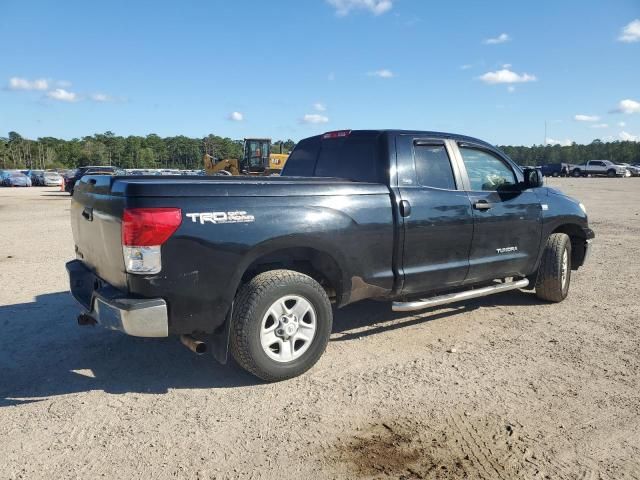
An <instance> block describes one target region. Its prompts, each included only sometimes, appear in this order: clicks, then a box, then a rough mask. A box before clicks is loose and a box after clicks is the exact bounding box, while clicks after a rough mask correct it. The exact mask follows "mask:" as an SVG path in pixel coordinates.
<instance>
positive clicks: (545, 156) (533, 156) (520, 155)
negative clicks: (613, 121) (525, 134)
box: [499, 140, 640, 165]
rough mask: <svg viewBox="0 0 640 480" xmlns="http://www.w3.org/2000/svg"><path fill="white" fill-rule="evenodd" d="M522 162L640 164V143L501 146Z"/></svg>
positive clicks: (513, 157) (532, 163) (595, 141)
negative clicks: (606, 161)
mask: <svg viewBox="0 0 640 480" xmlns="http://www.w3.org/2000/svg"><path fill="white" fill-rule="evenodd" d="M499 148H500V149H502V151H503V152H505V153H506V154H507V155H509V157H511V158H512V159H513V160H514V161H515V162H516V163H518V164H519V165H545V164H549V163H571V164H574V165H577V164H581V163H585V162H586V161H588V160H611V161H612V162H614V163H631V164H633V163H640V142H629V141H624V142H623V141H614V142H602V141H601V140H594V141H592V142H591V143H589V144H588V145H579V144H577V143H575V142H574V143H572V144H571V145H564V146H561V145H534V146H532V147H513V146H508V145H504V146H500V147H499Z"/></svg>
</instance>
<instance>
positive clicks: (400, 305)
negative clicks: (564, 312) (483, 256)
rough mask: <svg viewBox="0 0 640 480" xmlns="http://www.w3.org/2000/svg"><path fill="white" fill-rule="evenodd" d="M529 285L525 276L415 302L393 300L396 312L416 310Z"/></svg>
mask: <svg viewBox="0 0 640 480" xmlns="http://www.w3.org/2000/svg"><path fill="white" fill-rule="evenodd" d="M527 285H529V280H527V279H526V278H523V279H522V280H516V281H515V282H506V283H498V284H496V285H490V286H488V287H483V288H475V289H473V290H465V291H464V292H458V293H448V294H446V295H438V296H437V297H431V298H425V299H422V300H416V301H413V302H393V307H392V308H393V311H394V312H413V311H414V310H422V309H424V308H429V307H437V306H438V305H446V304H447V303H454V302H460V301H462V300H470V299H472V298H479V297H486V296H487V295H492V294H494V293H501V292H508V291H509V290H516V289H518V288H524V287H526V286H527Z"/></svg>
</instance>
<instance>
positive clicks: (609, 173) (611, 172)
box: [607, 169, 616, 177]
mask: <svg viewBox="0 0 640 480" xmlns="http://www.w3.org/2000/svg"><path fill="white" fill-rule="evenodd" d="M615 176H616V171H615V170H613V169H611V170H607V177H615Z"/></svg>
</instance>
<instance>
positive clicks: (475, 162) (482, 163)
mask: <svg viewBox="0 0 640 480" xmlns="http://www.w3.org/2000/svg"><path fill="white" fill-rule="evenodd" d="M460 153H461V154H462V161H463V162H464V166H465V167H466V169H467V174H468V175H469V182H470V183H471V190H473V191H483V190H485V191H486V190H489V191H495V190H501V189H504V188H507V187H510V186H513V185H515V184H516V183H517V179H516V176H515V174H514V173H513V170H512V169H511V167H509V166H508V165H507V164H506V163H505V162H503V161H502V160H501V159H499V158H498V157H496V156H495V155H492V154H491V153H488V152H485V151H484V150H479V149H477V148H469V147H460Z"/></svg>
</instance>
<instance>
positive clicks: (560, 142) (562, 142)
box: [546, 137, 573, 147]
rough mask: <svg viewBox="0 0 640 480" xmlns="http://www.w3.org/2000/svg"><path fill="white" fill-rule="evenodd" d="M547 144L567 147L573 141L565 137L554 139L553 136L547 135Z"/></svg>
mask: <svg viewBox="0 0 640 480" xmlns="http://www.w3.org/2000/svg"><path fill="white" fill-rule="evenodd" d="M546 143H547V145H561V146H563V147H568V146H570V145H571V144H572V143H573V140H571V139H569V138H566V139H564V140H556V139H554V138H549V137H547V142H546Z"/></svg>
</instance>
